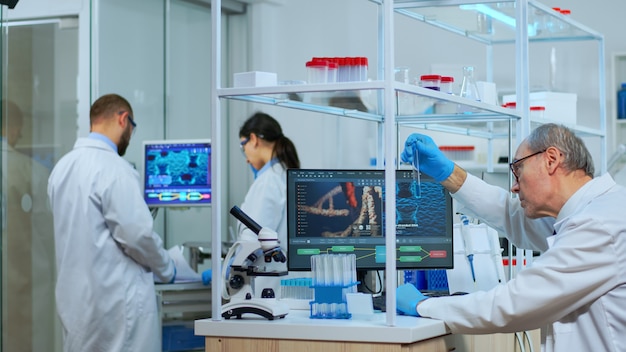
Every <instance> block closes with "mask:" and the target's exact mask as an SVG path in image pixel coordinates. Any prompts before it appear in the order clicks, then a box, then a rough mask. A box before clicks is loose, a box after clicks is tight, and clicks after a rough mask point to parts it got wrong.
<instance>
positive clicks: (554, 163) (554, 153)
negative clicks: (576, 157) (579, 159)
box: [545, 147, 563, 175]
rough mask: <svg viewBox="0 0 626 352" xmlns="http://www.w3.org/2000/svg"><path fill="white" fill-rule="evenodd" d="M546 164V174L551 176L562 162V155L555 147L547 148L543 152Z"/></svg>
mask: <svg viewBox="0 0 626 352" xmlns="http://www.w3.org/2000/svg"><path fill="white" fill-rule="evenodd" d="M545 154H546V158H547V163H548V173H549V174H550V175H552V174H553V173H554V172H555V171H556V170H557V169H558V167H559V165H561V163H562V162H563V153H562V152H561V151H560V150H558V149H557V148H555V147H549V148H548V149H546V151H545Z"/></svg>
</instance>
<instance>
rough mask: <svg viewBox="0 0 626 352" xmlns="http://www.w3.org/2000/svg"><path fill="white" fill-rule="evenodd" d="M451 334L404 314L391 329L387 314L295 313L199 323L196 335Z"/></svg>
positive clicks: (401, 338)
mask: <svg viewBox="0 0 626 352" xmlns="http://www.w3.org/2000/svg"><path fill="white" fill-rule="evenodd" d="M449 333H450V331H449V330H448V329H447V328H446V327H445V324H444V323H443V322H442V321H440V320H434V319H427V318H415V317H408V316H401V315H400V316H397V317H396V326H393V327H392V326H387V324H386V315H385V313H376V314H374V316H373V318H372V319H371V320H356V319H310V318H309V311H306V310H291V311H290V312H289V314H287V316H286V317H285V318H283V319H275V320H267V319H265V318H262V317H259V316H256V315H244V318H243V319H235V318H231V319H229V320H219V321H214V320H211V319H202V320H196V321H195V334H196V335H201V336H215V337H241V336H246V337H248V338H268V339H291V340H318V341H358V342H391V343H413V342H417V341H422V340H426V339H430V338H433V337H437V336H442V335H446V334H449Z"/></svg>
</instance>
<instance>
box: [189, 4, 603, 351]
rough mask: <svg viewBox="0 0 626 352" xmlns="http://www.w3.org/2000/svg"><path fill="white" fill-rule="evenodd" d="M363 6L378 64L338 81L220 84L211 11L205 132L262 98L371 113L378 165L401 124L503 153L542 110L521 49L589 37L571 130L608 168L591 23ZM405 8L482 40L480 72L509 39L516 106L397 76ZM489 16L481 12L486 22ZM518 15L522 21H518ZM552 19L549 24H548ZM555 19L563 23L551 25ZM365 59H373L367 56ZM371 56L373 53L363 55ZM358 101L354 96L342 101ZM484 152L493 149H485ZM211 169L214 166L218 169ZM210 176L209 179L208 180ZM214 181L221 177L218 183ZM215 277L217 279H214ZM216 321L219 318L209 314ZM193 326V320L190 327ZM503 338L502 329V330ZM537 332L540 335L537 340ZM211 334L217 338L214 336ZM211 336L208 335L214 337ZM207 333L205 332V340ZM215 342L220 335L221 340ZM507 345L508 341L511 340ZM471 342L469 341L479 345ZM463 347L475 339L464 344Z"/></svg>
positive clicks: (390, 176)
mask: <svg viewBox="0 0 626 352" xmlns="http://www.w3.org/2000/svg"><path fill="white" fill-rule="evenodd" d="M219 3H220V1H219V0H212V8H219ZM363 6H377V8H378V11H379V21H378V41H374V40H373V41H372V42H377V43H378V46H377V52H378V57H377V58H376V60H377V63H378V65H377V66H378V70H376V72H370V77H371V78H372V79H371V80H367V81H356V82H340V83H329V84H298V85H279V86H278V85H277V86H266V87H237V88H234V87H221V84H222V82H223V81H226V80H223V79H222V77H221V76H220V72H221V64H220V60H219V58H220V49H219V48H220V47H221V44H220V36H219V30H220V27H219V21H216V20H215V19H216V17H215V16H214V17H213V21H214V22H213V32H212V35H213V43H214V45H213V46H214V48H213V58H212V59H213V64H214V67H213V68H212V86H213V91H212V96H211V98H212V103H213V105H212V110H211V114H212V115H211V116H212V117H213V118H212V124H213V125H212V129H211V130H212V131H213V133H212V138H213V140H214V141H215V140H219V138H221V136H220V135H219V132H218V131H220V126H221V124H222V122H223V120H224V118H223V117H222V116H223V115H222V108H221V104H223V101H228V100H236V101H243V102H248V103H256V104H266V105H270V106H277V107H282V108H285V109H299V110H306V111H311V112H318V113H322V114H329V115H335V116H339V117H340V118H352V119H360V120H365V121H371V122H372V123H374V124H376V125H377V128H378V130H379V134H378V136H379V137H378V141H377V146H378V148H377V155H376V156H377V159H378V160H379V163H378V165H383V162H380V161H381V160H396V159H397V157H398V152H399V150H398V149H399V148H401V147H399V144H401V143H398V139H399V131H400V130H401V129H405V128H407V129H410V130H425V131H437V132H442V133H448V134H451V135H455V134H457V135H464V136H472V137H476V138H481V139H485V140H487V141H488V143H492V142H493V141H496V140H504V141H507V142H508V143H509V145H510V148H509V156H511V154H512V151H513V150H514V148H515V147H516V146H517V144H518V143H519V142H520V141H521V140H522V139H523V138H524V137H525V136H527V135H528V133H529V132H530V130H531V129H532V128H533V127H535V126H537V125H539V124H542V123H545V122H546V120H545V119H537V118H535V117H533V116H530V113H529V107H530V105H529V103H530V102H529V97H530V93H531V88H530V87H531V75H530V64H529V49H530V46H531V45H543V44H542V43H554V45H555V46H557V45H558V44H560V43H568V42H576V41H582V42H591V43H592V45H595V48H596V50H597V52H598V67H597V75H595V76H594V77H590V78H588V80H590V81H593V82H594V83H593V84H592V85H591V86H593V87H597V92H596V94H594V100H597V101H595V102H594V104H591V105H593V106H594V109H596V111H595V114H594V116H597V117H598V118H597V119H593V120H592V121H590V122H589V123H587V122H588V121H584V122H585V123H581V124H579V123H576V124H569V127H571V128H572V129H574V130H575V131H576V132H577V133H578V134H579V135H581V136H583V137H585V138H590V140H591V141H592V142H593V143H596V145H597V149H598V151H599V153H600V155H601V161H600V163H601V164H602V167H601V169H602V170H604V169H606V121H605V115H606V113H605V104H604V101H605V91H604V90H605V88H604V86H605V85H604V39H603V36H602V35H600V34H598V33H596V32H594V31H593V30H591V29H589V28H587V27H585V26H584V25H582V24H579V23H577V22H576V21H574V20H572V19H571V18H569V17H567V16H564V15H562V14H560V13H556V12H555V11H553V10H552V9H551V8H549V7H547V6H545V5H542V4H540V3H538V2H536V1H532V0H518V1H499V2H494V1H484V3H477V2H476V1H467V0H465V1H461V0H458V1H455V0H446V1H441V0H432V1H428V0H421V1H408V0H396V1H380V0H370V1H367V0H363ZM395 16H405V17H407V18H409V19H412V20H414V21H415V22H416V23H419V24H420V25H422V24H426V25H432V26H435V27H438V28H440V29H441V30H442V31H448V32H452V33H456V34H458V35H460V36H463V37H465V38H467V40H472V41H476V42H478V43H481V44H483V45H484V46H485V50H486V53H487V55H486V57H487V62H486V64H485V67H486V69H487V71H488V72H487V78H488V80H491V79H494V77H493V72H491V71H490V67H491V66H493V57H492V54H493V51H494V48H496V47H499V46H502V47H505V48H506V47H507V46H508V49H505V50H509V51H510V52H511V53H512V55H513V56H514V61H515V70H514V73H515V77H514V83H515V89H514V93H515V92H517V94H516V96H517V98H516V100H517V109H508V108H504V107H502V106H499V105H491V104H486V103H484V102H481V101H474V100H469V99H466V98H463V97H460V96H457V95H450V94H446V93H445V92H441V91H437V90H432V89H427V88H423V87H419V86H416V85H413V84H408V83H405V82H399V81H396V80H395V77H394V66H395V65H394V62H395V61H394V55H395V50H394V48H395V46H394V45H395V43H394V38H395V37H394V30H395V28H394V17H395ZM479 18H483V19H484V20H485V21H486V22H485V25H486V27H481V28H477V27H476V26H477V19H479ZM487 19H489V20H488V21H487ZM516 23H524V25H523V26H520V25H516ZM548 28H550V29H548ZM554 28H559V29H562V30H554ZM372 59H373V58H372ZM370 60H371V59H370ZM347 101H348V102H354V101H357V102H359V104H346V102H347ZM436 104H437V105H441V104H444V105H447V107H448V108H450V107H452V109H443V110H437V109H430V108H429V107H433V106H435V105H436ZM489 150H490V151H491V149H489ZM220 153H221V152H220V151H216V153H215V155H214V158H213V165H212V167H213V168H216V169H219V168H221V167H222V165H223V164H224V163H225V158H224V157H223V156H222V155H221V154H220ZM491 160H492V158H488V159H487V169H488V170H489V169H493V167H494V165H492V164H490V163H492V161H491ZM394 169H395V165H393V163H385V171H386V172H385V174H386V182H387V183H391V184H393V183H394V182H395V175H394V172H393V170H394ZM217 177H219V175H218V176H217ZM214 182H215V181H214ZM218 183H219V182H218ZM219 199H220V197H219V195H215V197H214V200H215V202H214V204H213V209H212V211H213V212H214V214H213V219H222V216H221V215H220V212H223V211H225V210H226V207H225V206H222V205H220V204H219ZM386 202H387V204H389V205H390V206H389V207H388V209H393V208H394V206H395V199H394V197H388V198H386ZM386 217H387V219H389V221H388V222H387V226H386V228H385V236H386V241H387V248H395V245H394V244H395V228H394V226H393V224H395V213H394V212H393V211H389V212H386ZM212 230H213V231H212V233H213V241H212V243H213V246H214V247H213V249H212V250H213V252H218V253H219V252H221V248H220V247H219V246H220V243H221V240H220V238H219V236H220V234H221V233H223V232H224V231H223V225H222V224H221V221H214V223H213V229H212ZM395 255H396V254H395V252H394V251H393V250H388V252H387V258H388V260H387V262H386V271H387V272H394V271H396V267H395V258H396V257H395ZM218 259H219V258H213V262H212V267H213V268H214V270H215V268H220V265H221V263H220V262H219V260H218ZM385 280H386V282H385V286H386V287H387V288H388V289H387V308H389V307H395V289H394V288H395V286H396V285H397V278H396V276H395V275H387V276H386V278H385ZM219 285H221V283H219ZM220 290H221V288H220V287H219V286H218V287H214V290H213V295H214V297H213V311H214V312H218V311H220V308H221V306H220V300H219V296H218V294H219V292H220ZM398 318H399V317H397V316H396V314H395V309H388V312H387V314H386V317H385V324H387V325H388V326H390V327H391V326H395V325H396V322H397V319H398ZM213 319H214V320H215V321H219V320H220V317H214V318H213ZM196 331H198V328H197V326H196ZM503 336H508V337H507V338H509V339H511V336H513V335H510V334H507V335H503ZM536 340H538V337H537V339H536ZM219 341H220V340H219V339H218V340H217V342H216V343H219ZM213 342H215V341H213ZM213 342H210V341H209V339H207V345H208V344H209V343H213ZM222 342H223V341H222ZM509 346H510V348H511V350H513V348H514V347H513V345H509ZM478 349H479V347H476V350H478ZM468 350H469V351H471V350H474V348H468Z"/></svg>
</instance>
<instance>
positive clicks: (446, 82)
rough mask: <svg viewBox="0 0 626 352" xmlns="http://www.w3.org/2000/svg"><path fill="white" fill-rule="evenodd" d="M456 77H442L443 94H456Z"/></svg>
mask: <svg viewBox="0 0 626 352" xmlns="http://www.w3.org/2000/svg"><path fill="white" fill-rule="evenodd" d="M453 85H454V77H452V76H441V86H440V88H441V91H442V92H443V93H448V94H454V87H453Z"/></svg>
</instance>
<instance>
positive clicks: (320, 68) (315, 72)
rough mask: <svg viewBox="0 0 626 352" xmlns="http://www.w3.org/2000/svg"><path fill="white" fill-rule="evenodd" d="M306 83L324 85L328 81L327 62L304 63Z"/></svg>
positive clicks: (312, 61)
mask: <svg viewBox="0 0 626 352" xmlns="http://www.w3.org/2000/svg"><path fill="white" fill-rule="evenodd" d="M306 73H307V82H309V83H310V84H318V83H326V82H327V80H328V61H321V60H311V61H308V62H307V63H306Z"/></svg>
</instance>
